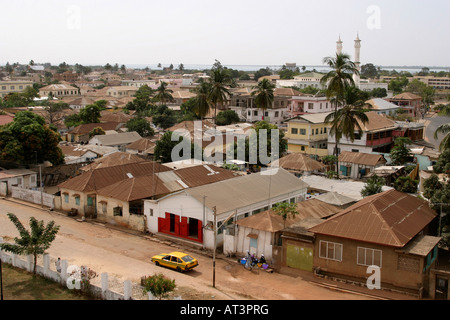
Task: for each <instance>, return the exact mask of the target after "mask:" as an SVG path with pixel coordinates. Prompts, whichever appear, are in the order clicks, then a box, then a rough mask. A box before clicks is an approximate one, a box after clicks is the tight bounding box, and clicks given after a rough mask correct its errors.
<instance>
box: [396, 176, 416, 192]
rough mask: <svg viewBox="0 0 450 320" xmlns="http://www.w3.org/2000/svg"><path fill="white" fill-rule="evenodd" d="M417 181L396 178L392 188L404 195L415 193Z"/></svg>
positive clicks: (409, 178) (404, 177) (407, 177)
mask: <svg viewBox="0 0 450 320" xmlns="http://www.w3.org/2000/svg"><path fill="white" fill-rule="evenodd" d="M418 184H419V181H417V180H413V179H411V177H410V176H402V177H398V179H397V180H395V182H394V188H395V190H397V191H400V192H405V193H416V192H417V185H418Z"/></svg>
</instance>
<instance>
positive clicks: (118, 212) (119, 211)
mask: <svg viewBox="0 0 450 320" xmlns="http://www.w3.org/2000/svg"><path fill="white" fill-rule="evenodd" d="M113 215H114V216H115V217H116V216H119V217H121V216H122V208H121V207H115V208H114V209H113Z"/></svg>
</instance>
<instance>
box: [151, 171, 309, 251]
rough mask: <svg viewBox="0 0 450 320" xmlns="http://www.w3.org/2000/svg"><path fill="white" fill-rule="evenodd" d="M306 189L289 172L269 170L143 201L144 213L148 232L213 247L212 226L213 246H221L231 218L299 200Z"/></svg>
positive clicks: (232, 225) (231, 220)
mask: <svg viewBox="0 0 450 320" xmlns="http://www.w3.org/2000/svg"><path fill="white" fill-rule="evenodd" d="M211 174H212V173H211ZM306 190H307V185H306V184H305V183H303V182H302V181H301V180H300V179H298V178H297V177H295V176H294V175H292V174H291V173H289V172H287V171H286V170H284V169H271V170H268V171H264V172H260V173H255V174H251V175H245V176H238V177H236V178H233V179H227V180H224V181H220V182H216V183H212V184H208V185H204V186H200V187H196V188H189V189H185V190H181V191H179V192H176V193H172V194H170V195H168V196H166V197H163V198H160V199H155V200H146V201H145V204H144V214H145V215H146V216H147V223H148V230H149V231H150V232H152V233H162V234H166V235H170V236H173V237H178V238H183V239H188V240H193V241H196V242H197V243H199V244H201V245H202V246H203V248H205V249H213V248H214V237H215V236H214V235H215V232H214V229H216V230H217V233H216V239H217V245H218V246H222V245H223V244H224V230H228V232H231V231H230V230H233V229H234V224H233V222H234V221H238V220H240V219H242V218H245V217H249V216H251V215H253V214H257V213H259V212H262V211H265V210H268V209H269V208H271V207H272V206H273V205H274V204H275V203H279V202H282V201H290V202H299V201H302V200H304V199H305V195H306ZM214 223H215V224H216V228H214Z"/></svg>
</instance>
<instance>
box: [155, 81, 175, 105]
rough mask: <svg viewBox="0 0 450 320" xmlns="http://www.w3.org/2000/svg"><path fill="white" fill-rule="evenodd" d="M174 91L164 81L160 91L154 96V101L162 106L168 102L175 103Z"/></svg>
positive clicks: (157, 90) (159, 88)
mask: <svg viewBox="0 0 450 320" xmlns="http://www.w3.org/2000/svg"><path fill="white" fill-rule="evenodd" d="M172 93H173V90H171V89H168V88H167V83H166V82H164V81H162V82H161V84H160V86H159V87H158V89H156V94H155V96H154V98H153V99H154V101H158V102H159V103H160V105H162V104H165V103H167V102H174V101H175V100H174V98H173V97H172Z"/></svg>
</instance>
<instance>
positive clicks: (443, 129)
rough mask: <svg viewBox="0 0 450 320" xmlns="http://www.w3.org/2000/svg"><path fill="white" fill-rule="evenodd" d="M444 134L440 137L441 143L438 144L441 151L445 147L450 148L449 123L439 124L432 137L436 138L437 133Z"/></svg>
mask: <svg viewBox="0 0 450 320" xmlns="http://www.w3.org/2000/svg"><path fill="white" fill-rule="evenodd" d="M441 133H442V134H444V135H445V137H444V139H442V141H441V143H440V144H439V151H440V152H443V151H444V150H445V149H450V124H448V123H446V124H443V125H440V126H439V127H438V128H437V129H436V132H435V133H434V138H435V139H436V140H437V139H438V135H439V134H441Z"/></svg>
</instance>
